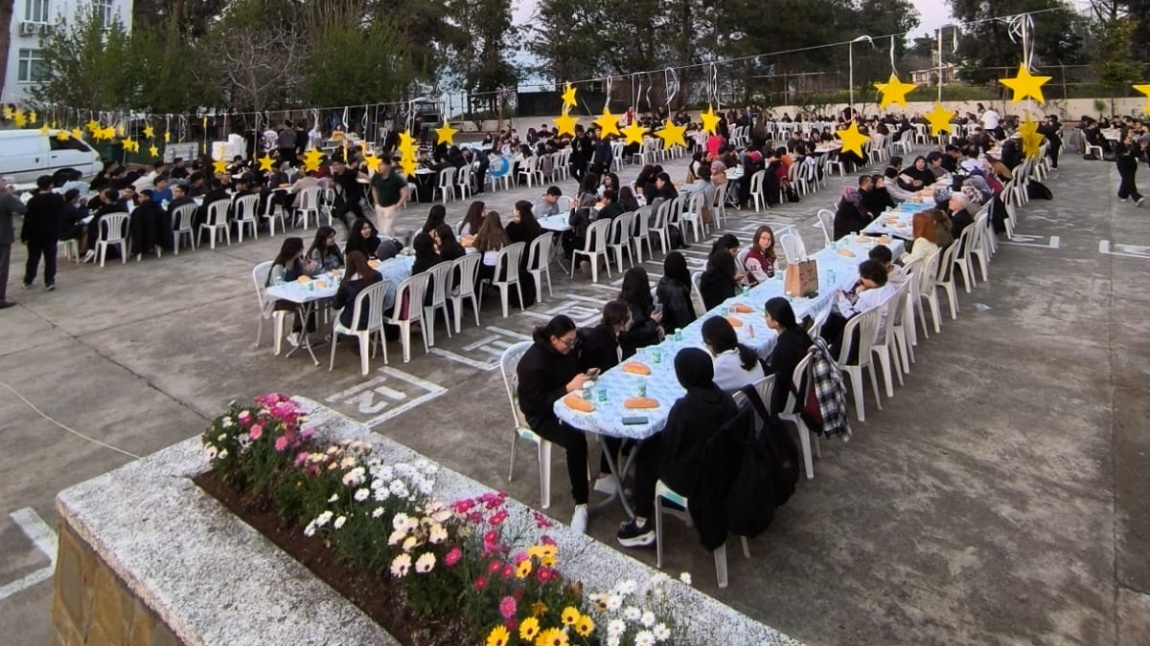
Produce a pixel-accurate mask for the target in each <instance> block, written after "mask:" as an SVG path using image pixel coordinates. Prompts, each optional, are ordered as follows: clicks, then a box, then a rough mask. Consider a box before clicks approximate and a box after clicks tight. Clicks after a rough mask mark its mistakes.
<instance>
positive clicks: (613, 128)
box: [593, 105, 622, 137]
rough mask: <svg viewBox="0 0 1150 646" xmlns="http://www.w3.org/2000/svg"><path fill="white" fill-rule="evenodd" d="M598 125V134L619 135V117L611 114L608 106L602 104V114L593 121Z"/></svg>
mask: <svg viewBox="0 0 1150 646" xmlns="http://www.w3.org/2000/svg"><path fill="white" fill-rule="evenodd" d="M593 123H594V124H595V125H597V126H599V136H600V137H608V136H610V135H615V136H616V137H617V136H619V135H620V134H622V133H620V132H619V117H616V116H615V115H613V114H611V109H610V108H609V107H608V106H606V105H605V106H603V114H601V115H600V116H599V118H598V119H596V120H595V121H594V122H593Z"/></svg>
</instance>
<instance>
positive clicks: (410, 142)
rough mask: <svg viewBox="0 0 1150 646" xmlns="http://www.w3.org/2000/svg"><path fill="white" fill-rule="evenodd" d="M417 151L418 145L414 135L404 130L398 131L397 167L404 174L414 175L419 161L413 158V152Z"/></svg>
mask: <svg viewBox="0 0 1150 646" xmlns="http://www.w3.org/2000/svg"><path fill="white" fill-rule="evenodd" d="M418 151H419V145H418V144H416V143H415V138H414V137H412V136H411V135H410V134H408V133H407V131H406V130H404V131H403V132H401V133H399V169H400V170H401V171H403V174H404V175H408V176H410V175H414V174H415V171H416V169H418V168H419V162H418V161H416V159H415V153H416V152H418Z"/></svg>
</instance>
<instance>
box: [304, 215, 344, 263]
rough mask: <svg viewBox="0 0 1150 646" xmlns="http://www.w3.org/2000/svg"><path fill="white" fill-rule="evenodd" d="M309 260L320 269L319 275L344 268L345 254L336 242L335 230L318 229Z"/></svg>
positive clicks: (308, 255)
mask: <svg viewBox="0 0 1150 646" xmlns="http://www.w3.org/2000/svg"><path fill="white" fill-rule="evenodd" d="M307 259H308V260H310V261H312V262H314V263H315V264H316V265H317V266H318V267H319V270H318V271H317V273H323V272H328V271H331V270H333V269H339V268H340V267H343V253H342V252H340V250H339V244H337V243H336V241H335V229H333V228H332V227H329V226H322V227H320V228H318V229H316V231H315V239H314V240H312V243H311V247H308V250H307Z"/></svg>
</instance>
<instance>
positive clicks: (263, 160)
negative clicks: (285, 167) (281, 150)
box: [260, 153, 272, 171]
mask: <svg viewBox="0 0 1150 646" xmlns="http://www.w3.org/2000/svg"><path fill="white" fill-rule="evenodd" d="M271 169H272V156H271V155H269V154H267V153H264V156H263V157H260V170H261V171H269V170H271Z"/></svg>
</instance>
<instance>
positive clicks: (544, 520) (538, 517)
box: [531, 511, 555, 529]
mask: <svg viewBox="0 0 1150 646" xmlns="http://www.w3.org/2000/svg"><path fill="white" fill-rule="evenodd" d="M531 513H532V514H533V515H534V516H535V528H536V529H551V528H552V527H554V526H555V523H553V522H551V519H550V518H548V517H546V516H544V515H543V514H541V513H539V512H537V511H532V512H531Z"/></svg>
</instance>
